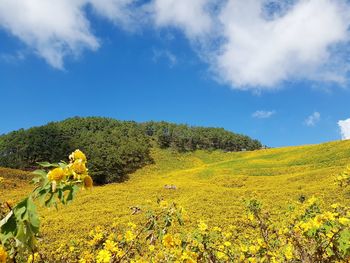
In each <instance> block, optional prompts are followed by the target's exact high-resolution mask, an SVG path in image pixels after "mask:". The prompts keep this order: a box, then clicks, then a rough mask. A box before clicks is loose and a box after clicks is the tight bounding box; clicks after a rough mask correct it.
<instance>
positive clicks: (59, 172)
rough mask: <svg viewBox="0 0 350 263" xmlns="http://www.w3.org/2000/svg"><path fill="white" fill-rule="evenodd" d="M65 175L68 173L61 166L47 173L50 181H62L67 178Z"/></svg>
mask: <svg viewBox="0 0 350 263" xmlns="http://www.w3.org/2000/svg"><path fill="white" fill-rule="evenodd" d="M65 176H66V173H65V171H64V170H63V169H62V168H61V167H58V168H55V169H53V170H51V171H50V172H49V173H48V174H47V178H48V179H49V180H50V181H57V182H59V181H61V180H62V179H63V178H65Z"/></svg>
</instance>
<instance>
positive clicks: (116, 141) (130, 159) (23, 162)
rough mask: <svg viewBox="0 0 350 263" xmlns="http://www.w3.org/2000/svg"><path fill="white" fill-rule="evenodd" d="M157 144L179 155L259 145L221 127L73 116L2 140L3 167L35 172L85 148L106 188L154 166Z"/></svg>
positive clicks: (93, 172)
mask: <svg viewBox="0 0 350 263" xmlns="http://www.w3.org/2000/svg"><path fill="white" fill-rule="evenodd" d="M153 146H157V147H160V148H162V149H172V150H174V151H178V152H188V151H195V150H200V149H202V150H203V149H205V150H217V149H220V150H224V151H241V150H242V149H246V150H255V149H260V148H261V143H260V142H259V141H257V140H252V139H251V138H249V137H248V136H244V135H239V134H235V133H232V132H228V131H226V130H224V129H219V128H203V127H189V126H187V125H177V124H171V123H167V122H147V123H141V124H139V123H136V122H129V121H117V120H114V119H109V118H97V117H90V118H71V119H67V120H64V121H62V122H52V123H49V124H47V125H44V126H40V127H33V128H30V129H27V130H24V129H21V130H18V131H14V132H11V133H9V134H6V135H2V136H0V166H4V167H10V168H18V169H32V168H33V167H35V166H36V165H37V162H42V161H49V162H57V161H59V160H63V159H64V158H65V156H67V155H68V153H70V152H72V151H73V150H75V149H81V150H83V151H84V152H86V154H87V156H88V157H89V158H90V162H89V167H88V168H89V171H90V174H91V175H92V177H93V179H94V181H95V183H97V184H105V183H110V182H116V181H122V180H123V179H125V177H126V176H127V175H128V174H130V173H132V172H134V171H136V170H137V169H139V168H141V167H144V166H145V165H146V164H149V163H151V162H152V156H151V155H150V151H151V148H152V147H153Z"/></svg>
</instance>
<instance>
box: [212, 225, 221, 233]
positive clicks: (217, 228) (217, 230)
mask: <svg viewBox="0 0 350 263" xmlns="http://www.w3.org/2000/svg"><path fill="white" fill-rule="evenodd" d="M213 231H215V232H221V231H222V229H221V228H220V227H217V226H214V227H213Z"/></svg>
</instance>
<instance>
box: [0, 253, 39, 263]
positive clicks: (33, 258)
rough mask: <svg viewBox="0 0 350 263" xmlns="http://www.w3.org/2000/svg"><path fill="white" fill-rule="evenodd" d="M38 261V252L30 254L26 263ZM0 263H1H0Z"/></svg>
mask: <svg viewBox="0 0 350 263" xmlns="http://www.w3.org/2000/svg"><path fill="white" fill-rule="evenodd" d="M39 260H40V255H39V253H38V252H36V253H34V255H33V254H31V255H30V256H29V257H28V260H27V263H35V262H39ZM0 262H1V261H0Z"/></svg>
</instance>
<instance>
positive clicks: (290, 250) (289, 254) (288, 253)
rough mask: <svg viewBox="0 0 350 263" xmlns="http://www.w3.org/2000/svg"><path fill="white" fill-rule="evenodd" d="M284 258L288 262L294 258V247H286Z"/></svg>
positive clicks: (289, 245)
mask: <svg viewBox="0 0 350 263" xmlns="http://www.w3.org/2000/svg"><path fill="white" fill-rule="evenodd" d="M284 256H285V257H286V259H287V260H290V259H292V258H293V247H292V245H291V244H288V245H287V246H286V249H285V250H284Z"/></svg>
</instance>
